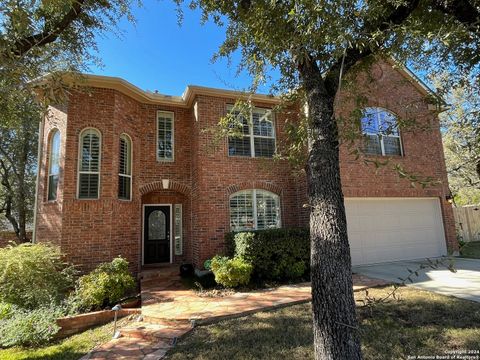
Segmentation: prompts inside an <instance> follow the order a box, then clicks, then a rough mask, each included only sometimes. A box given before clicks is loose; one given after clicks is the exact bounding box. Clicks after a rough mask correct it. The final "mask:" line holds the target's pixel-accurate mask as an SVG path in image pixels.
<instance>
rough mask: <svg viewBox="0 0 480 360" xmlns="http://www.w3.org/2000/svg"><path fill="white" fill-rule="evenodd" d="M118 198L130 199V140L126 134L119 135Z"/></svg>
mask: <svg viewBox="0 0 480 360" xmlns="http://www.w3.org/2000/svg"><path fill="white" fill-rule="evenodd" d="M118 165H119V169H118V198H119V199H121V200H131V199H132V141H131V140H130V137H129V136H128V135H127V134H122V135H121V136H120V154H119V161H118Z"/></svg>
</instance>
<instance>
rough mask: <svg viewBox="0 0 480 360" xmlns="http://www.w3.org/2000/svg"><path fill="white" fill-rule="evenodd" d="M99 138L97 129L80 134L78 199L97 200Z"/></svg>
mask: <svg viewBox="0 0 480 360" xmlns="http://www.w3.org/2000/svg"><path fill="white" fill-rule="evenodd" d="M100 148H101V136H100V132H99V131H98V130H97V129H92V128H90V129H85V130H83V131H82V133H81V134H80V151H79V160H78V161H79V166H78V198H79V199H98V197H99V188H100Z"/></svg>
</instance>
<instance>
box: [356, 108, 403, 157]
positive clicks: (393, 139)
mask: <svg viewBox="0 0 480 360" xmlns="http://www.w3.org/2000/svg"><path fill="white" fill-rule="evenodd" d="M362 132H363V134H364V146H363V151H364V152H365V153H366V154H371V155H383V156H389V155H402V142H401V139H400V132H399V130H398V123H397V117H396V115H395V114H393V113H391V112H390V111H388V110H385V109H382V108H378V107H369V108H365V109H364V110H363V116H362Z"/></svg>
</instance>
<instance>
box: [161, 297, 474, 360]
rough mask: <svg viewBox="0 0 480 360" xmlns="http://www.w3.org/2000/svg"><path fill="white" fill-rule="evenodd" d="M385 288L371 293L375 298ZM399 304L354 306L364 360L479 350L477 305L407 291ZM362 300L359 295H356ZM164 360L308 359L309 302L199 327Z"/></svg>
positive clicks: (310, 348)
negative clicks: (370, 307)
mask: <svg viewBox="0 0 480 360" xmlns="http://www.w3.org/2000/svg"><path fill="white" fill-rule="evenodd" d="M386 290H387V289H371V290H370V295H375V296H378V297H380V296H381V294H383V293H385V291H386ZM399 294H400V297H401V298H402V300H401V301H392V302H389V303H384V304H378V305H376V306H375V307H374V309H373V310H372V311H370V310H369V309H366V308H358V317H359V320H360V335H361V337H362V348H363V353H364V358H365V359H374V360H376V359H379V360H380V359H382V360H384V359H404V358H406V357H407V356H408V355H437V354H438V355H439V354H444V352H445V351H446V350H452V349H480V329H479V328H478V324H479V323H480V304H478V303H474V302H470V301H466V300H461V299H455V298H451V297H446V296H442V295H437V294H433V293H429V292H425V291H419V290H416V289H411V288H401V289H400V290H399ZM357 296H358V297H361V296H362V294H358V295H357ZM168 358H169V359H174V360H179V359H200V360H201V359H205V360H206V359H209V360H212V359H265V360H266V359H268V360H270V359H283V358H285V359H289V360H294V359H295V360H296V359H302V360H303V359H313V335H312V326H311V306H310V304H303V305H296V306H292V307H288V308H284V309H280V310H277V311H272V312H264V313H258V314H255V315H252V316H249V317H245V318H241V319H234V320H228V321H223V322H221V323H218V324H215V325H210V326H205V327H199V328H197V329H195V331H194V332H193V333H192V334H190V335H189V336H187V337H186V338H185V339H183V340H182V341H180V342H179V344H178V345H177V347H176V348H175V349H174V350H173V351H172V352H171V353H170V355H169V356H168Z"/></svg>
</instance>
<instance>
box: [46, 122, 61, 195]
mask: <svg viewBox="0 0 480 360" xmlns="http://www.w3.org/2000/svg"><path fill="white" fill-rule="evenodd" d="M54 131H55V132H54V133H53V135H52V137H51V139H50V157H49V167H48V194H47V199H48V200H49V201H51V200H56V199H57V188H58V175H59V174H60V132H59V131H58V130H54Z"/></svg>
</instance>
